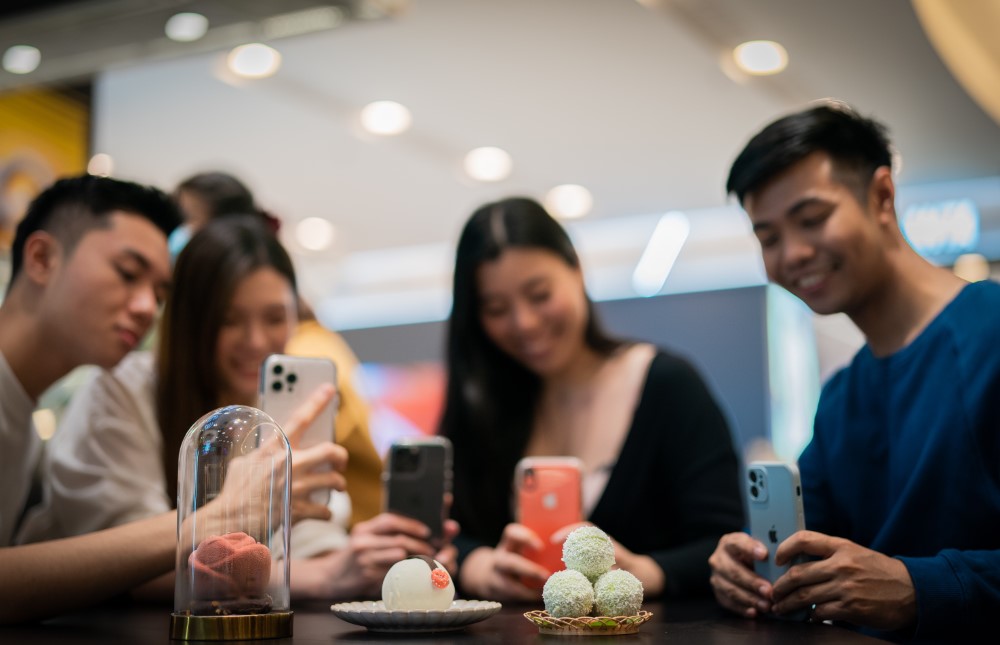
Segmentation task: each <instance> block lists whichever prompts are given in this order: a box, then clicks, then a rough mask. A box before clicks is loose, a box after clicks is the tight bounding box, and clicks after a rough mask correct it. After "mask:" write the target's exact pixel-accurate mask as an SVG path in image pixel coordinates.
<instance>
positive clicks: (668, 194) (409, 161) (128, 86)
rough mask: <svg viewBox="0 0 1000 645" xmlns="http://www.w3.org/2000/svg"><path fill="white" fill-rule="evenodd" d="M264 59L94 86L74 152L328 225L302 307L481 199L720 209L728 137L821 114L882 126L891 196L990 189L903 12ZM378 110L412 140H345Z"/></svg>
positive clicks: (513, 1) (875, 4) (540, 20)
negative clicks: (239, 67) (491, 162)
mask: <svg viewBox="0 0 1000 645" xmlns="http://www.w3.org/2000/svg"><path fill="white" fill-rule="evenodd" d="M381 4H385V2H384V1H383V2H382V3H381ZM393 4H400V3H398V2H397V3H393ZM758 38H767V39H774V40H778V41H779V42H782V43H783V44H784V45H785V47H786V48H787V49H788V51H789V56H790V61H791V62H790V65H789V67H788V69H787V71H786V72H785V73H783V74H781V75H779V76H776V77H771V78H754V79H751V78H744V79H740V80H739V81H734V80H731V79H730V78H729V77H728V76H727V75H726V74H725V73H724V72H723V71H722V69H721V67H720V64H719V62H720V60H721V59H722V58H723V57H724V56H725V55H726V54H727V53H728V51H729V50H730V49H731V47H733V46H734V45H736V44H738V43H739V42H741V41H743V40H749V39H758ZM270 44H272V45H273V46H274V47H275V48H277V49H278V50H279V51H280V52H281V54H282V57H283V64H282V68H281V70H280V72H279V73H278V74H277V75H276V76H274V77H272V78H269V79H265V80H260V81H253V82H244V83H243V84H241V85H232V84H228V83H226V82H223V81H221V80H219V78H218V77H217V75H216V69H217V67H218V65H219V61H220V57H221V54H219V53H202V54H197V55H193V56H190V57H183V58H175V59H172V60H166V61H157V62H146V63H136V64H128V65H121V66H119V67H117V68H115V69H111V70H109V71H107V72H106V73H104V74H102V75H101V76H100V77H99V78H98V81H97V83H96V87H95V106H94V107H95V113H94V115H95V130H94V139H93V144H94V151H95V152H105V153H109V154H110V155H112V157H113V158H114V160H115V173H116V174H117V175H120V176H123V177H127V178H132V179H138V180H142V181H147V182H152V183H155V184H158V185H160V186H162V187H164V188H167V189H169V188H171V187H172V186H173V185H174V184H175V183H176V182H177V181H179V180H180V179H182V178H183V177H185V176H187V175H189V174H191V173H193V172H196V171H200V170H206V169H222V170H228V171H231V172H233V173H235V174H237V175H239V176H240V177H242V178H244V179H245V180H246V181H247V182H248V184H250V185H251V186H252V188H253V189H254V190H255V192H256V193H257V195H258V197H259V201H260V202H261V203H262V205H263V206H265V207H266V208H267V209H269V210H271V211H272V212H274V213H275V214H277V215H279V216H280V217H282V218H283V219H284V220H285V221H286V223H287V224H286V226H285V230H286V231H287V232H289V233H290V231H291V228H292V224H293V223H294V222H295V221H297V220H300V219H303V218H306V217H311V216H319V217H324V218H327V219H329V220H330V221H331V222H333V223H334V225H335V226H336V229H337V237H336V242H335V245H334V247H333V248H332V249H331V250H330V251H328V252H325V253H322V254H317V253H308V252H305V251H304V250H302V249H298V248H297V247H296V245H295V244H294V242H293V241H291V240H289V246H290V247H291V248H292V250H293V251H294V252H295V254H296V260H297V263H298V265H299V268H300V271H301V272H302V273H303V274H304V275H303V278H304V279H303V282H304V284H305V290H306V292H307V295H309V296H310V297H311V298H312V299H313V300H314V301H315V302H319V303H320V304H321V305H322V306H325V307H327V308H329V307H332V306H333V305H330V304H329V303H327V304H326V305H324V303H323V302H322V301H323V300H324V299H325V298H328V297H332V296H339V295H345V290H347V291H349V289H348V287H345V285H346V284H348V283H349V282H350V281H351V279H352V276H350V275H346V274H345V271H346V269H345V267H351V266H355V267H356V266H360V265H359V264H358V263H357V262H353V261H348V262H345V261H344V260H345V258H348V256H351V255H352V254H355V253H357V252H365V251H370V250H373V249H379V248H399V247H408V246H412V245H430V246H428V247H426V249H429V251H426V252H425V253H424V255H425V256H426V255H427V254H428V253H430V254H431V255H432V256H434V257H436V258H437V259H436V261H437V262H438V264H439V265H440V267H442V268H443V269H444V270H445V271H446V268H447V266H448V264H449V263H450V261H451V258H450V256H449V255H448V245H449V244H451V243H453V241H454V240H455V239H456V238H457V235H458V232H459V230H460V228H461V225H462V223H463V222H464V220H465V218H466V217H467V216H468V215H469V214H470V213H471V212H472V210H474V209H475V207H476V206H477V205H479V204H481V203H482V202H484V201H486V200H491V199H495V198H499V197H503V196H506V195H511V194H527V195H531V196H535V197H541V196H542V195H543V194H544V192H545V191H546V190H548V189H549V188H551V187H552V186H554V185H557V184H561V183H579V184H583V185H585V186H587V187H588V188H589V189H590V190H591V192H592V193H593V196H594V210H593V213H592V214H591V215H590V216H589V217H588V219H590V220H603V219H606V218H616V217H617V218H623V217H629V216H636V215H642V214H650V213H663V212H666V211H668V210H673V209H681V210H687V211H696V210H697V209H702V208H713V207H719V206H722V205H724V204H726V203H727V200H726V196H725V195H724V189H723V185H724V182H725V176H726V173H727V170H728V165H729V163H730V162H731V160H732V159H733V157H734V156H735V154H736V153H737V152H738V150H739V149H740V148H741V147H742V145H743V143H744V142H745V141H746V139H747V138H748V137H749V136H750V135H751V134H752V133H753V132H754V131H755V130H756V129H758V128H759V127H760V126H761V125H763V124H764V123H766V122H767V121H769V120H771V119H772V118H774V117H775V116H777V115H779V114H781V113H784V112H787V111H790V110H792V109H795V108H798V107H800V106H802V105H803V104H804V103H806V102H808V101H810V100H813V99H818V98H822V97H831V96H832V97H837V98H840V99H843V100H846V101H848V102H850V103H853V104H854V105H856V107H858V108H859V109H860V110H862V111H863V112H865V113H869V114H872V115H874V116H876V117H878V118H880V119H882V120H884V121H886V122H887V123H888V124H889V125H890V128H891V131H892V134H893V136H894V139H895V141H896V143H897V146H898V148H899V151H900V153H901V156H902V160H903V166H902V172H901V174H900V176H899V181H900V183H901V184H904V185H905V184H917V183H924V182H933V181H942V180H952V179H960V178H971V177H986V176H996V175H1000V153H998V150H1000V127H998V125H997V124H996V123H994V122H993V121H992V120H990V119H989V118H988V117H987V116H986V115H985V114H984V113H983V111H982V110H981V109H980V108H979V107H977V106H976V104H975V103H974V102H973V101H972V100H971V99H970V98H969V97H968V96H967V95H966V93H965V92H964V91H963V90H962V89H961V87H960V86H959V85H958V84H957V83H956V81H955V80H953V78H952V76H951V75H950V74H949V73H948V71H947V70H946V68H945V67H944V65H943V64H942V63H941V62H940V60H939V58H938V57H937V55H936V54H935V52H934V50H933V48H932V47H931V45H930V44H929V43H928V41H927V38H926V37H925V36H924V34H923V32H922V30H921V28H920V25H919V23H918V21H917V19H916V16H915V14H914V11H913V9H912V7H911V5H910V3H909V2H907V1H905V0H838V1H837V2H828V1H825V0H673V1H668V0H659V1H658V2H657V0H645V2H644V3H643V4H640V3H638V2H636V1H634V0H410V2H409V3H408V6H407V7H406V10H405V11H402V12H401V13H400V14H399V15H397V16H395V17H393V18H385V19H381V20H376V21H366V22H351V23H348V24H346V25H344V26H343V27H340V28H338V29H335V30H332V31H325V32H319V33H314V34H310V35H305V36H298V37H294V38H286V39H280V40H275V41H272V42H271V43H270ZM378 99H392V100H395V101H399V102H401V103H403V104H404V105H406V106H408V107H409V108H410V110H411V112H412V114H413V120H414V121H413V126H412V129H411V130H410V131H408V132H407V133H405V134H403V135H401V136H399V137H395V138H385V139H373V138H370V137H368V138H366V137H363V136H361V135H360V134H359V133H358V127H357V112H358V110H360V108H361V107H363V106H364V105H365V104H366V103H368V102H370V101H373V100H378ZM483 145H495V146H500V147H502V148H504V149H506V150H507V151H509V152H510V153H511V155H512V156H513V159H514V171H513V173H512V175H511V176H510V178H509V179H507V180H505V181H503V182H500V183H496V184H482V183H476V182H473V181H472V180H469V179H467V178H464V177H463V174H462V172H461V160H462V157H463V155H464V154H465V153H466V152H467V151H468V150H470V149H472V148H474V147H478V146H483ZM692 216H693V217H694V216H696V213H695V214H694V215H692ZM623 222H624V220H623ZM650 226H651V225H650ZM720 226H721V225H720ZM737 228H739V226H738V222H737ZM649 230H651V228H649ZM725 234H726V233H722V234H720V237H725ZM738 235H745V232H744V231H742V229H740V231H739V232H738ZM739 248H740V249H741V250H742V251H746V250H747V249H749V250H750V252H751V253H752V252H753V249H752V246H746V245H743V246H740V247H739ZM640 250H641V248H640ZM418 254H419V253H418ZM405 255H406V254H405V253H403V252H402V251H400V257H403V256H405ZM682 259H683V255H682ZM362 264H363V263H362ZM414 271H416V269H415V270H414ZM355 278H356V276H355ZM432 282H433V284H430V287H432V288H436V289H439V290H440V289H441V288H442V285H444V287H445V288H446V282H447V276H446V275H445V276H444V278H439V279H436V281H432ZM331 302H332V301H331ZM325 310H328V309H325Z"/></svg>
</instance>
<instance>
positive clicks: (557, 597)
mask: <svg viewBox="0 0 1000 645" xmlns="http://www.w3.org/2000/svg"><path fill="white" fill-rule="evenodd" d="M542 600H543V601H544V602H545V611H547V612H549V615H550V616H553V617H555V618H563V617H576V616H586V615H587V614H589V613H590V610H591V609H593V608H594V585H592V584H591V583H590V580H587V576H585V575H583V574H582V573H580V572H579V571H573V570H572V569H564V570H563V571H556V572H555V573H553V574H552V575H551V576H549V579H548V580H546V581H545V586H544V587H542Z"/></svg>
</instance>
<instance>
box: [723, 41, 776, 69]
mask: <svg viewBox="0 0 1000 645" xmlns="http://www.w3.org/2000/svg"><path fill="white" fill-rule="evenodd" d="M733 59H734V60H735V61H736V64H737V65H738V66H739V68H740V69H741V70H743V71H744V72H746V73H747V74H753V75H755V76H766V75H768V74H777V73H778V72H780V71H782V70H783V69H785V68H786V67H787V66H788V52H786V51H785V48H784V47H782V46H781V45H780V44H778V43H776V42H774V41H773V40H751V41H750V42H746V43H743V44H742V45H739V46H737V47H736V49H734V50H733Z"/></svg>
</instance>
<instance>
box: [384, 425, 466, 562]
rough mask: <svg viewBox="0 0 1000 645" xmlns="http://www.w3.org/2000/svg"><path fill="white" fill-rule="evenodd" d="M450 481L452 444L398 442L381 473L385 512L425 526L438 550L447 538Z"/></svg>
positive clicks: (427, 440) (435, 440)
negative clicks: (409, 518)
mask: <svg viewBox="0 0 1000 645" xmlns="http://www.w3.org/2000/svg"><path fill="white" fill-rule="evenodd" d="M451 477H452V472H451V441H449V440H448V439H446V438H445V437H423V438H416V439H400V440H397V441H396V442H395V443H393V444H392V447H390V448H389V457H388V459H387V460H386V468H385V471H384V472H383V473H382V480H383V482H384V484H385V510H387V511H389V512H392V513H397V514H399V515H405V516H406V517H412V518H414V519H417V520H420V521H421V522H423V523H424V524H426V525H427V527H428V528H429V529H430V530H431V538H430V543H431V544H433V545H435V546H438V545H440V544H441V543H442V539H443V537H444V519H445V517H446V516H447V508H446V507H445V503H444V496H445V494H446V493H450V492H451Z"/></svg>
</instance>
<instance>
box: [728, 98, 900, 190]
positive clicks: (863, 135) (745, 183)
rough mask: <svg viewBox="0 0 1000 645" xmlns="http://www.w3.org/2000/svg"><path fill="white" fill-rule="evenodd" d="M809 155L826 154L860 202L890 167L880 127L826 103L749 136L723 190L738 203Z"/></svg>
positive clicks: (886, 140) (845, 108) (885, 134)
mask: <svg viewBox="0 0 1000 645" xmlns="http://www.w3.org/2000/svg"><path fill="white" fill-rule="evenodd" d="M814 152H825V153H826V154H828V155H830V158H831V159H832V160H833V164H834V171H835V172H836V173H837V176H838V177H837V178H838V180H839V181H841V182H842V183H843V184H844V185H846V186H848V187H849V188H851V189H852V190H853V191H854V193H855V195H856V196H857V197H858V199H859V200H860V201H862V203H863V202H864V196H865V192H866V191H867V190H868V186H869V184H870V183H871V178H872V175H873V174H874V173H875V170H876V169H878V168H880V167H882V166H886V167H888V168H892V149H891V145H890V143H889V134H888V130H887V129H886V127H885V126H884V125H882V124H881V123H878V122H877V121H874V120H872V119H868V118H865V117H862V116H861V115H859V114H858V113H857V112H855V111H854V110H853V109H852V108H850V107H849V106H847V105H845V104H843V103H835V102H830V101H826V102H824V103H823V104H822V105H817V106H816V107H812V108H809V109H808V110H803V111H801V112H796V113H794V114H789V115H787V116H785V117H782V118H780V119H778V120H777V121H774V122H773V123H771V124H770V125H768V126H767V127H765V128H764V129H763V130H761V131H760V132H758V133H757V134H756V135H754V137H753V138H752V139H750V142H749V143H748V144H747V145H746V147H745V148H743V151H742V152H741V153H740V154H739V156H738V157H737V158H736V161H734V162H733V166H732V168H731V169H730V171H729V180H728V181H727V182H726V192H728V193H735V194H736V197H737V198H738V199H739V200H740V203H741V204H742V203H743V201H744V199H745V198H746V196H747V195H748V194H750V193H753V192H754V191H756V190H758V189H760V188H762V187H763V186H764V185H765V184H766V183H768V182H769V181H771V180H772V179H774V178H775V177H777V176H778V175H779V174H781V173H782V172H784V171H785V170H787V169H788V168H790V167H791V166H793V165H794V164H796V163H798V162H799V161H801V160H802V159H804V158H806V157H807V156H809V155H811V154H812V153H814Z"/></svg>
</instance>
